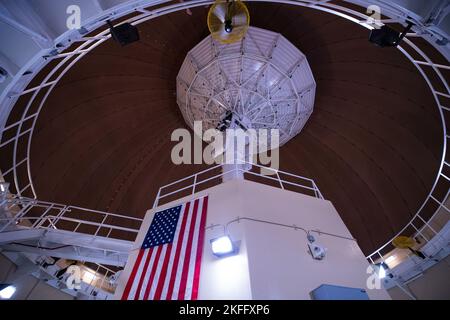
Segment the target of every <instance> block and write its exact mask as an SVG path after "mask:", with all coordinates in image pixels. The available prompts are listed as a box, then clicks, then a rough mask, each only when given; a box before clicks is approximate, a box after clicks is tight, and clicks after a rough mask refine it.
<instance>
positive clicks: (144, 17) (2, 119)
mask: <svg viewBox="0 0 450 320" xmlns="http://www.w3.org/2000/svg"><path fill="white" fill-rule="evenodd" d="M248 1H256V0H248ZM259 1H260V2H274V3H283V4H289V5H297V6H303V7H309V8H313V9H316V10H320V11H323V12H327V13H330V14H334V15H337V16H339V17H342V18H344V19H347V20H349V21H351V22H354V23H356V24H358V25H360V26H362V27H364V28H367V29H368V30H370V29H373V26H372V25H370V24H368V21H369V19H370V18H371V17H369V16H368V15H367V14H365V13H362V12H358V11H356V10H354V9H351V8H349V7H346V6H345V4H347V3H349V4H353V3H357V4H359V5H361V6H368V5H369V4H372V3H369V1H363V0H354V1H346V2H344V3H342V4H339V5H337V4H332V3H329V2H330V0H298V1H294V0H274V1H269V0H259ZM213 2H214V1H211V0H192V1H186V2H179V3H173V2H172V1H164V0H143V1H129V2H126V3H124V4H121V5H118V6H117V7H114V10H108V12H107V14H106V15H105V12H104V13H103V14H102V15H99V16H97V17H95V18H92V19H90V20H89V21H87V22H86V26H87V30H88V31H93V30H95V29H97V28H98V27H100V26H104V25H105V24H106V20H107V19H110V20H114V19H117V18H119V17H123V16H125V15H127V14H130V13H133V12H134V13H136V14H137V15H136V16H134V17H131V18H129V19H126V20H124V21H122V22H121V23H124V22H129V23H131V24H133V25H138V24H140V23H143V22H145V21H148V20H151V19H154V18H157V17H159V16H162V15H165V14H168V13H172V12H176V11H179V10H186V9H188V8H193V7H199V6H205V5H210V4H211V3H213ZM373 2H374V4H377V5H379V7H380V8H381V9H382V13H383V15H385V16H387V17H389V18H388V19H382V20H380V21H379V22H380V23H381V24H390V23H398V24H402V25H406V19H407V18H408V16H409V12H405V11H403V10H402V8H401V7H398V6H396V5H390V4H389V3H387V2H385V1H379V0H374V1H373ZM153 6H155V7H156V6H158V7H156V8H152V7H153ZM410 20H413V21H414V23H415V26H414V27H413V28H412V31H411V32H409V33H408V34H407V35H406V37H405V38H404V39H403V40H402V44H401V45H399V46H398V47H397V48H398V50H400V52H401V53H403V54H404V56H405V57H406V58H407V59H409V60H410V62H411V63H412V64H413V65H414V66H415V67H416V68H417V70H418V71H419V72H420V74H421V75H422V77H423V78H424V80H425V81H426V83H427V85H428V86H429V88H430V90H431V93H432V94H433V97H434V99H435V102H436V106H437V107H438V111H439V114H440V117H441V122H442V129H443V151H442V158H441V161H440V166H439V170H438V174H437V176H436V179H435V181H434V183H433V186H432V188H431V190H430V192H429V194H428V195H427V197H426V199H425V200H424V202H423V204H422V205H421V206H420V208H419V209H418V210H417V212H416V214H415V215H414V216H413V218H412V219H411V220H410V222H408V223H407V224H406V226H405V227H404V228H403V229H402V230H400V231H399V232H398V233H397V234H396V236H397V235H400V234H402V233H403V232H404V231H405V230H406V229H407V228H409V227H413V228H416V227H415V225H414V223H413V222H414V221H415V220H420V221H421V224H422V227H421V228H416V229H418V231H417V232H418V233H419V232H421V230H423V228H424V227H428V228H429V227H430V222H431V220H432V219H433V218H434V216H435V214H434V215H433V216H432V217H431V218H430V219H428V220H426V219H424V218H423V217H422V216H421V212H422V210H423V209H424V207H425V206H426V205H427V204H428V203H429V202H435V203H436V204H437V205H438V209H437V210H436V212H437V211H438V210H441V209H444V210H445V211H446V212H447V213H449V212H450V209H449V207H447V206H446V205H445V204H444V202H445V201H446V199H447V198H448V195H449V193H448V192H447V193H446V197H445V198H443V199H438V198H436V197H435V195H434V191H435V189H436V186H437V184H438V182H439V180H440V179H441V178H444V179H446V180H448V181H450V177H448V176H447V175H446V174H445V173H444V169H445V168H447V167H449V166H450V164H449V163H448V162H447V161H445V159H446V157H447V140H448V139H449V138H450V135H449V134H448V130H447V127H446V120H445V118H446V117H449V114H448V113H449V112H450V107H449V106H448V105H443V103H441V101H440V98H441V97H444V98H447V99H450V90H449V86H448V84H447V81H446V80H445V78H444V76H443V75H442V73H441V70H448V69H450V67H449V66H448V65H442V64H437V63H435V62H433V61H432V59H431V58H429V57H428V56H427V55H426V54H425V53H424V52H423V51H422V50H421V49H420V48H419V47H417V46H416V45H415V44H414V43H413V41H412V40H411V39H413V38H416V37H421V38H423V39H424V40H426V41H427V42H428V43H429V44H430V45H432V46H434V47H435V48H436V49H437V50H438V51H440V52H441V53H442V54H443V55H444V56H445V57H446V58H447V59H448V57H449V54H448V51H444V50H443V49H442V48H440V47H438V46H437V45H436V44H435V43H434V41H435V40H436V37H439V36H440V34H439V32H438V31H439V30H438V31H436V30H434V29H433V28H428V27H427V26H426V25H425V24H424V23H422V22H421V21H419V20H417V19H416V18H414V17H412V18H411V19H410ZM110 37H111V35H110V33H109V30H105V31H102V32H99V33H98V34H97V35H95V36H87V37H84V36H81V35H79V34H76V33H74V32H67V33H65V34H63V35H62V36H60V37H58V39H57V40H58V42H59V43H63V44H64V45H63V46H62V47H60V48H58V49H56V50H57V52H59V53H57V54H56V55H54V54H53V53H54V52H55V48H49V49H44V50H42V51H41V52H39V54H36V55H35V56H34V57H33V58H32V59H30V60H29V62H28V63H27V64H26V65H25V66H23V67H22V69H21V70H20V72H19V73H18V74H17V75H16V76H15V77H14V78H13V79H12V81H11V82H10V83H9V85H8V86H7V87H6V89H5V90H4V91H3V92H2V94H1V96H0V105H1V106H2V110H0V127H3V130H2V134H1V137H3V136H4V134H5V132H7V131H8V130H11V129H13V128H15V129H16V133H15V134H14V135H13V137H12V138H10V139H8V140H6V141H3V142H1V144H0V152H2V148H3V147H5V146H10V145H12V146H13V159H12V160H11V167H10V168H8V169H7V170H5V172H4V173H3V175H6V174H12V176H13V178H12V179H11V180H12V182H13V183H14V186H15V189H16V192H15V193H16V194H17V195H18V196H22V195H23V194H24V192H25V191H27V190H30V191H31V196H32V197H34V198H36V197H37V194H36V190H35V188H34V186H33V182H32V177H31V167H30V146H31V141H32V136H33V131H34V128H35V125H36V120H37V118H38V115H39V112H40V110H41V109H42V107H43V105H44V103H45V100H46V98H47V97H48V95H49V94H50V93H51V91H52V90H53V88H54V87H55V85H56V84H57V83H58V81H59V80H60V79H61V78H62V77H63V76H64V74H65V73H66V72H67V71H68V70H69V69H70V68H71V67H72V66H73V65H74V64H75V63H76V62H77V61H79V60H80V59H81V58H83V57H84V56H85V55H86V54H87V53H89V52H90V51H91V50H93V49H95V48H96V47H97V46H99V45H100V44H102V43H103V42H104V41H106V40H108V39H109V38H110ZM74 42H80V43H81V45H80V46H79V47H78V48H76V49H74V50H73V51H70V52H64V53H61V52H62V51H63V50H64V49H67V48H68V47H69V46H70V45H71V44H73V43H74ZM55 43H57V42H55ZM413 54H414V55H415V56H419V57H420V58H419V59H420V60H418V59H417V58H414V57H413ZM59 58H62V61H61V62H60V63H59V64H58V65H57V66H56V67H54V68H53V69H52V70H51V71H50V72H49V74H48V75H47V77H45V79H44V80H43V81H42V82H41V83H40V84H39V85H37V86H35V87H34V88H26V86H27V85H28V83H29V82H30V81H31V80H32V78H31V76H30V73H31V74H37V73H38V72H39V71H40V70H42V68H43V67H44V66H45V65H46V64H47V63H48V62H49V61H50V60H54V59H59ZM72 58H73V59H72ZM71 59H72V60H71ZM66 63H67V65H66ZM422 67H426V68H430V71H432V72H433V74H434V75H435V76H436V77H437V79H439V80H440V81H441V82H442V85H443V86H444V89H445V90H441V89H438V88H435V87H434V85H433V83H432V81H431V80H430V77H429V76H428V75H427V74H426V73H425V71H424V69H422ZM57 71H58V72H59V73H56V72H57ZM53 75H57V76H56V78H54V79H51V78H52V76H53ZM45 88H47V92H46V93H45V95H44V97H43V99H42V101H41V102H40V103H39V106H38V109H37V111H35V112H32V113H30V114H28V111H29V109H30V106H31V104H32V103H33V101H34V100H35V98H36V96H37V95H38V93H40V92H41V90H42V89H45ZM24 93H33V96H32V99H31V100H30V102H29V103H28V105H27V107H26V110H25V111H24V112H23V115H22V117H21V119H20V120H19V121H17V122H16V123H13V124H11V125H9V126H8V127H6V128H4V126H5V123H6V120H7V117H8V115H9V114H10V111H11V110H12V108H13V106H14V105H15V103H16V101H17V99H18V97H19V96H22V95H23V94H24ZM30 120H32V125H31V127H30V128H26V129H23V127H24V124H25V122H26V121H30ZM1 137H0V138H1ZM22 137H27V138H28V141H27V153H26V156H25V157H24V158H22V159H18V158H17V154H18V146H19V140H20V139H21V138H22ZM25 164H26V166H27V173H28V177H27V181H26V182H25V183H22V181H19V178H18V174H17V170H18V168H19V166H23V165H25ZM447 169H448V168H447ZM435 231H436V230H435ZM393 238H394V237H393ZM393 238H392V239H393ZM392 239H389V240H388V241H387V242H386V243H385V244H384V245H383V246H381V247H380V248H379V249H378V250H376V251H375V252H373V253H372V254H370V255H369V256H367V258H368V259H369V261H371V262H374V261H375V260H378V259H381V260H382V261H384V258H383V255H382V251H383V250H385V249H386V247H388V246H389V244H390V243H391V241H392Z"/></svg>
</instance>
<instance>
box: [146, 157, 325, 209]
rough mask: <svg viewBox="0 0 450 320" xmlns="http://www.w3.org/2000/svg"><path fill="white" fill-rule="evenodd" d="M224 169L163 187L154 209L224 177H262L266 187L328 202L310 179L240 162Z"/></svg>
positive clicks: (206, 171)
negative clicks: (167, 199) (250, 167)
mask: <svg viewBox="0 0 450 320" xmlns="http://www.w3.org/2000/svg"><path fill="white" fill-rule="evenodd" d="M244 165H251V166H252V169H250V170H247V169H245V168H244ZM223 168H224V166H223V165H222V164H218V165H216V166H213V167H210V168H208V169H205V170H203V171H200V172H197V173H195V174H193V175H190V176H187V177H185V178H182V179H179V180H176V181H174V182H171V183H169V184H166V185H164V186H162V187H160V188H159V190H158V194H157V195H156V198H155V201H154V203H153V208H156V207H158V206H159V205H161V201H162V200H165V199H166V198H169V197H170V198H169V199H178V198H180V197H182V196H186V195H188V194H194V193H196V192H198V191H200V190H201V187H202V186H205V187H208V188H209V187H212V186H214V185H218V184H220V183H222V181H223V180H222V179H223V178H224V177H235V176H242V178H243V179H245V180H250V181H252V180H255V179H254V177H257V178H259V179H257V181H258V182H260V183H263V184H269V185H271V186H274V187H277V188H281V189H283V190H284V189H287V190H291V191H296V192H299V193H303V194H307V195H311V196H313V197H316V198H319V199H324V198H323V196H322V193H321V192H320V190H319V188H318V187H317V185H316V183H315V182H314V180H312V179H310V178H306V177H302V176H299V175H296V174H292V173H289V172H285V171H281V170H275V169H272V168H270V167H265V166H262V165H259V164H256V163H249V162H240V165H236V166H233V167H232V169H223ZM255 169H256V170H255ZM258 169H259V170H258ZM258 171H259V172H258ZM261 172H264V173H261ZM165 202H168V201H165Z"/></svg>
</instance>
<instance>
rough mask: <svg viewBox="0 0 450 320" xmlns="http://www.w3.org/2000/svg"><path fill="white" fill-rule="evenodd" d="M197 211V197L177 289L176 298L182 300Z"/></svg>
mask: <svg viewBox="0 0 450 320" xmlns="http://www.w3.org/2000/svg"><path fill="white" fill-rule="evenodd" d="M197 211H198V199H197V200H195V202H194V210H193V211H192V219H191V225H190V227H189V233H188V242H187V245H186V252H185V254H184V264H183V271H182V273H181V281H180V289H179V290H178V300H184V295H185V293H186V283H187V278H188V273H189V264H190V259H191V250H192V238H193V237H194V227H195V223H196V221H197Z"/></svg>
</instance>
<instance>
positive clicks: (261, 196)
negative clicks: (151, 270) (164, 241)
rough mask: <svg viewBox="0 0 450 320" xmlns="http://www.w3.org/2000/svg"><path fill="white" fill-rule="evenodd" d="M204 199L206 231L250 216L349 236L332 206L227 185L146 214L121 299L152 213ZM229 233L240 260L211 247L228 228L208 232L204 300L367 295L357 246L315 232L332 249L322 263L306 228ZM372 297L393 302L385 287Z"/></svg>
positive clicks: (249, 227)
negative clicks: (327, 291) (327, 290)
mask: <svg viewBox="0 0 450 320" xmlns="http://www.w3.org/2000/svg"><path fill="white" fill-rule="evenodd" d="M205 194H208V195H209V201H208V213H207V221H206V225H207V226H211V225H215V224H221V225H225V224H227V223H228V222H229V221H231V220H233V219H235V218H237V217H252V218H256V219H263V220H270V221H274V222H277V223H283V224H288V225H293V224H295V225H297V226H299V227H300V226H301V227H304V228H306V229H315V230H317V229H320V230H321V231H324V232H328V233H334V234H338V235H342V236H345V237H350V238H351V234H350V232H349V231H348V229H347V228H346V227H345V225H344V223H343V222H342V220H341V219H340V217H339V215H338V213H337V212H336V210H335V209H334V207H333V205H332V204H331V202H329V201H325V200H320V199H316V198H313V197H310V196H305V195H302V194H299V193H295V192H291V191H284V190H281V189H278V188H273V187H269V186H266V185H262V184H258V183H254V182H250V181H239V180H233V181H228V182H226V183H223V184H221V185H218V186H215V187H213V188H210V189H208V190H204V191H202V192H200V193H198V194H195V195H194V196H192V197H186V198H183V199H180V200H178V201H174V202H172V203H170V204H167V205H164V206H161V207H159V208H157V209H156V210H149V211H148V212H147V215H146V217H145V220H144V223H143V224H142V227H141V231H140V233H139V235H138V237H137V239H136V243H135V246H134V249H133V251H132V252H131V254H130V257H129V260H128V263H127V266H126V268H125V271H124V272H123V274H122V277H121V279H120V280H119V285H118V288H117V290H116V298H120V296H121V295H122V292H123V289H124V286H125V283H126V279H127V278H128V275H129V274H130V272H131V268H132V265H133V263H134V260H135V259H136V256H137V251H138V250H139V247H140V244H141V243H142V239H143V237H144V235H145V233H146V232H147V230H148V228H149V226H150V223H151V220H152V218H153V214H154V212H157V211H160V210H162V209H164V208H167V207H171V206H174V205H176V204H179V203H183V202H185V201H186V200H188V199H190V198H195V197H199V196H202V195H205ZM229 232H230V235H231V237H232V238H233V240H237V241H239V244H240V251H239V254H238V255H236V256H232V257H227V258H222V259H218V258H216V257H214V256H213V255H212V253H211V249H210V245H209V242H210V239H213V238H215V237H217V236H218V235H221V233H222V229H221V228H220V227H217V228H214V229H212V230H211V229H207V230H206V236H205V245H204V251H203V257H202V267H201V268H202V269H201V276H200V286H199V299H310V295H309V293H310V292H311V291H312V290H314V289H315V288H317V287H319V286H320V285H321V284H333V285H341V286H348V287H354V288H364V289H366V280H367V278H368V276H369V275H368V274H366V269H367V267H368V266H369V264H368V263H367V261H366V259H365V257H364V255H363V253H362V252H361V250H360V249H359V247H358V246H357V244H356V242H355V241H353V240H346V239H340V238H336V237H331V236H327V235H320V236H319V235H317V234H314V235H315V237H316V240H317V242H319V243H321V244H323V245H324V246H325V247H327V248H328V252H327V256H326V258H325V259H324V260H322V261H317V260H314V259H312V257H311V256H310V254H309V252H308V248H307V239H306V234H305V232H303V231H301V230H293V229H288V228H283V227H280V226H274V225H270V224H263V223H259V222H253V221H246V220H241V221H240V222H239V223H232V224H231V225H230V226H229ZM368 294H369V297H370V298H371V299H390V297H389V295H388V294H387V292H386V291H385V290H384V289H378V290H368Z"/></svg>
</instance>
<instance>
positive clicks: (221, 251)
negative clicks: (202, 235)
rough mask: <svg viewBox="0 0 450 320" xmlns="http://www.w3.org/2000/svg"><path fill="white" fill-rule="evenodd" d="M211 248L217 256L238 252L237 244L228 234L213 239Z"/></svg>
mask: <svg viewBox="0 0 450 320" xmlns="http://www.w3.org/2000/svg"><path fill="white" fill-rule="evenodd" d="M210 242H211V250H212V252H213V254H214V255H215V256H216V257H224V256H229V255H232V254H235V253H237V246H236V245H235V244H234V243H233V241H231V239H230V237H229V236H227V235H224V236H221V237H219V238H215V239H211V241H210Z"/></svg>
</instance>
